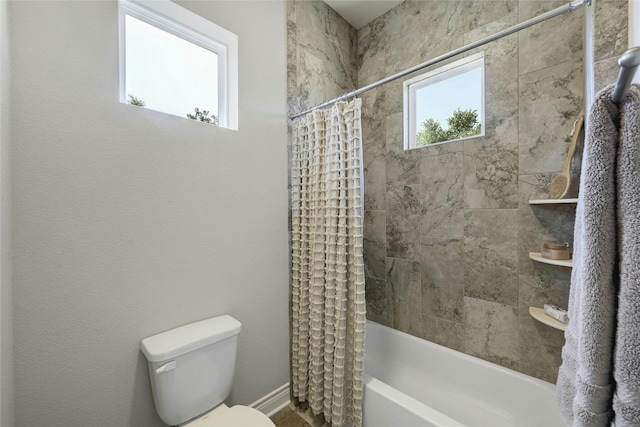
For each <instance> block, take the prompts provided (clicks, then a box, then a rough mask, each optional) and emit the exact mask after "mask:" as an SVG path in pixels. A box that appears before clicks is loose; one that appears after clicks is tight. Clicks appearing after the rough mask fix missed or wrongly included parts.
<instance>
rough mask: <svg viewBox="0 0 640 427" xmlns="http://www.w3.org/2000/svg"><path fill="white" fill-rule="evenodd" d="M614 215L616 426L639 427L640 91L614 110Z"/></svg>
mask: <svg viewBox="0 0 640 427" xmlns="http://www.w3.org/2000/svg"><path fill="white" fill-rule="evenodd" d="M620 110H621V111H620V116H621V117H620V145H619V148H618V159H617V211H618V220H617V228H618V230H617V231H618V245H619V247H620V250H619V251H618V252H619V255H618V256H619V266H620V289H619V297H618V321H617V330H616V345H615V359H614V370H613V376H614V378H615V394H614V396H613V410H614V421H615V425H616V427H626V426H640V136H639V131H640V86H636V85H633V86H632V87H631V88H630V90H629V94H628V95H627V98H626V101H625V102H624V103H623V104H622V105H621V106H620Z"/></svg>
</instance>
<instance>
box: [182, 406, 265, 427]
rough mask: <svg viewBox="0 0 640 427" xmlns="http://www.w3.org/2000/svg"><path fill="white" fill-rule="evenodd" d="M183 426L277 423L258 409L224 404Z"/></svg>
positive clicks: (234, 426) (243, 426)
mask: <svg viewBox="0 0 640 427" xmlns="http://www.w3.org/2000/svg"><path fill="white" fill-rule="evenodd" d="M183 427H275V424H274V423H273V422H271V420H270V419H269V417H267V416H266V415H265V414H263V413H262V412H260V411H258V410H257V409H254V408H250V407H248V406H241V405H236V406H232V407H231V408H229V407H228V406H226V405H224V404H223V405H220V406H218V407H217V408H215V409H214V410H213V411H211V412H208V413H206V414H205V415H203V416H201V417H200V418H196V419H195V420H193V421H191V422H190V423H187V424H184V425H183Z"/></svg>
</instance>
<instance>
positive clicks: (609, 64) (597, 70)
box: [593, 56, 620, 94]
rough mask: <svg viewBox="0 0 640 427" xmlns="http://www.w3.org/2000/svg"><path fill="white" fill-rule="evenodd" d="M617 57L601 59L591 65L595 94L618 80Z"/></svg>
mask: <svg viewBox="0 0 640 427" xmlns="http://www.w3.org/2000/svg"><path fill="white" fill-rule="evenodd" d="M618 58H619V57H618V56H614V57H612V58H608V59H602V60H600V61H597V62H595V63H594V64H593V73H594V86H595V89H594V90H595V92H596V94H597V93H598V92H600V91H601V90H602V89H604V88H605V87H607V86H609V85H610V84H614V83H615V82H616V81H617V80H618V72H619V71H620V67H619V66H618Z"/></svg>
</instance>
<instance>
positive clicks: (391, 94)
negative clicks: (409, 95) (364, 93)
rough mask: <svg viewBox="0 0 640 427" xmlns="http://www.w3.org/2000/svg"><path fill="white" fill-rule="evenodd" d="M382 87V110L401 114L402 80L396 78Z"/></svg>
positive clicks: (402, 102)
mask: <svg viewBox="0 0 640 427" xmlns="http://www.w3.org/2000/svg"><path fill="white" fill-rule="evenodd" d="M382 89H384V93H385V100H384V111H385V112H386V113H387V114H398V113H399V114H402V112H403V106H404V101H403V86H402V80H396V81H393V82H390V83H387V84H385V85H384V86H383V87H382Z"/></svg>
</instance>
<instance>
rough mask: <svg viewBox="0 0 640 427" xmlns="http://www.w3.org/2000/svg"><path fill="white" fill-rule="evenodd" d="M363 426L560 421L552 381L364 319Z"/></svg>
mask: <svg viewBox="0 0 640 427" xmlns="http://www.w3.org/2000/svg"><path fill="white" fill-rule="evenodd" d="M365 372H366V373H365V377H364V382H365V394H364V427H431V426H433V427H440V426H447V427H462V426H478V427H489V426H491V427H496V426H513V427H529V426H544V427H554V426H558V427H563V426H565V423H564V421H563V420H562V418H561V416H560V412H559V410H558V408H557V405H556V389H555V386H554V385H553V384H550V383H547V382H545V381H541V380H538V379H536V378H533V377H530V376H528V375H524V374H521V373H519V372H515V371H512V370H510V369H507V368H503V367H501V366H498V365H495V364H493V363H489V362H486V361H484V360H480V359H477V358H475V357H472V356H469V355H466V354H464V353H460V352H458V351H455V350H451V349H449V348H446V347H443V346H440V345H438V344H434V343H431V342H429V341H425V340H421V339H418V338H416V337H414V336H411V335H408V334H405V333H403V332H399V331H396V330H394V329H391V328H388V327H386V326H382V325H380V324H377V323H374V322H371V321H368V322H367V326H366V341H365Z"/></svg>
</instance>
